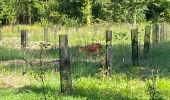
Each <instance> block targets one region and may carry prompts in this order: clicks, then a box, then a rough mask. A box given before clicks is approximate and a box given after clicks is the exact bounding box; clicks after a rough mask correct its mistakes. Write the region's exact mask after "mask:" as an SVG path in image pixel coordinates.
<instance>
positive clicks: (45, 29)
mask: <svg viewBox="0 0 170 100" xmlns="http://www.w3.org/2000/svg"><path fill="white" fill-rule="evenodd" d="M44 44H45V45H46V46H47V45H48V27H47V26H46V27H45V28H44Z"/></svg>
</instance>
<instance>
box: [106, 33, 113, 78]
mask: <svg viewBox="0 0 170 100" xmlns="http://www.w3.org/2000/svg"><path fill="white" fill-rule="evenodd" d="M105 60H106V61H105V63H106V65H105V67H106V68H105V69H106V70H107V71H106V76H110V77H111V76H112V31H109V30H107V31H106V58H105Z"/></svg>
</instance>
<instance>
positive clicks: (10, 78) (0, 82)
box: [0, 74, 31, 88]
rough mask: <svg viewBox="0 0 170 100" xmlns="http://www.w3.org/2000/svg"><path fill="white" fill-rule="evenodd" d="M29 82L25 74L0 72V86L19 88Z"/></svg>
mask: <svg viewBox="0 0 170 100" xmlns="http://www.w3.org/2000/svg"><path fill="white" fill-rule="evenodd" d="M30 83H31V79H30V78H28V77H27V76H18V75H3V74H0V88H19V87H23V86H24V85H30Z"/></svg>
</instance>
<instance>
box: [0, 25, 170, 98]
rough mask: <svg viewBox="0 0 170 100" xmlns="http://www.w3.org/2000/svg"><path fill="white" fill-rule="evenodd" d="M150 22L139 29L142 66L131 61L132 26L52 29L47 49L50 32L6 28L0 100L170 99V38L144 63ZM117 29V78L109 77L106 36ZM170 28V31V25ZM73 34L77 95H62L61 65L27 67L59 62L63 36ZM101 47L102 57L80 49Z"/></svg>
mask: <svg viewBox="0 0 170 100" xmlns="http://www.w3.org/2000/svg"><path fill="white" fill-rule="evenodd" d="M147 24H148V23H141V24H139V28H138V30H139V33H138V35H139V66H133V65H132V61H131V54H132V51H131V30H130V29H131V28H132V27H131V26H130V25H128V24H126V23H112V24H111V23H102V24H95V25H91V26H88V27H85V26H77V27H66V26H60V25H56V26H55V28H56V34H54V26H53V25H49V31H48V33H49V34H48V42H49V43H50V46H49V47H48V48H46V49H42V48H40V46H39V44H40V43H41V42H44V34H43V33H44V29H43V28H44V27H42V26H40V25H16V26H4V27H2V28H1V33H2V37H3V38H2V41H0V100H42V99H45V100H170V74H169V73H170V37H169V36H170V33H169V34H168V38H167V39H166V40H165V41H163V42H160V43H159V44H157V45H156V46H154V45H152V35H151V47H150V53H149V55H148V59H147V60H146V59H144V56H143V46H144V33H145V26H146V25H147ZM21 29H27V30H28V49H26V50H24V51H23V50H21V45H20V41H21V40H20V30H21ZM108 29H110V30H112V32H113V33H112V34H113V36H112V49H113V59H112V67H113V75H112V77H107V76H105V75H104V74H103V68H104V67H105V62H104V60H105V45H106V43H105V42H106V41H105V33H106V30H108ZM169 29H170V26H169ZM169 32H170V30H169ZM60 34H67V35H68V41H69V42H68V44H69V50H70V55H71V66H72V86H73V93H72V95H70V96H68V95H65V94H62V93H61V92H60V76H59V64H58V63H50V64H45V63H44V64H43V65H40V64H25V63H26V62H31V61H37V60H38V61H39V59H40V56H42V57H43V59H42V60H43V61H48V60H52V59H59V42H58V41H59V39H58V38H59V35H60ZM91 43H101V44H102V49H101V50H100V56H97V55H96V54H95V53H93V54H92V58H93V59H92V60H91V61H89V60H88V58H87V54H86V52H81V53H80V55H78V48H79V47H82V46H86V45H88V44H91ZM41 51H43V53H42V54H41ZM23 72H24V74H23Z"/></svg>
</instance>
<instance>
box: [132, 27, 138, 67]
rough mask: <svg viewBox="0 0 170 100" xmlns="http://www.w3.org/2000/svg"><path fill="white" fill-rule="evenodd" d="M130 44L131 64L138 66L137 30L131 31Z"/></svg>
mask: <svg viewBox="0 0 170 100" xmlns="http://www.w3.org/2000/svg"><path fill="white" fill-rule="evenodd" d="M131 43H132V62H133V66H137V65H139V62H138V58H139V57H138V29H131Z"/></svg>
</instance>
